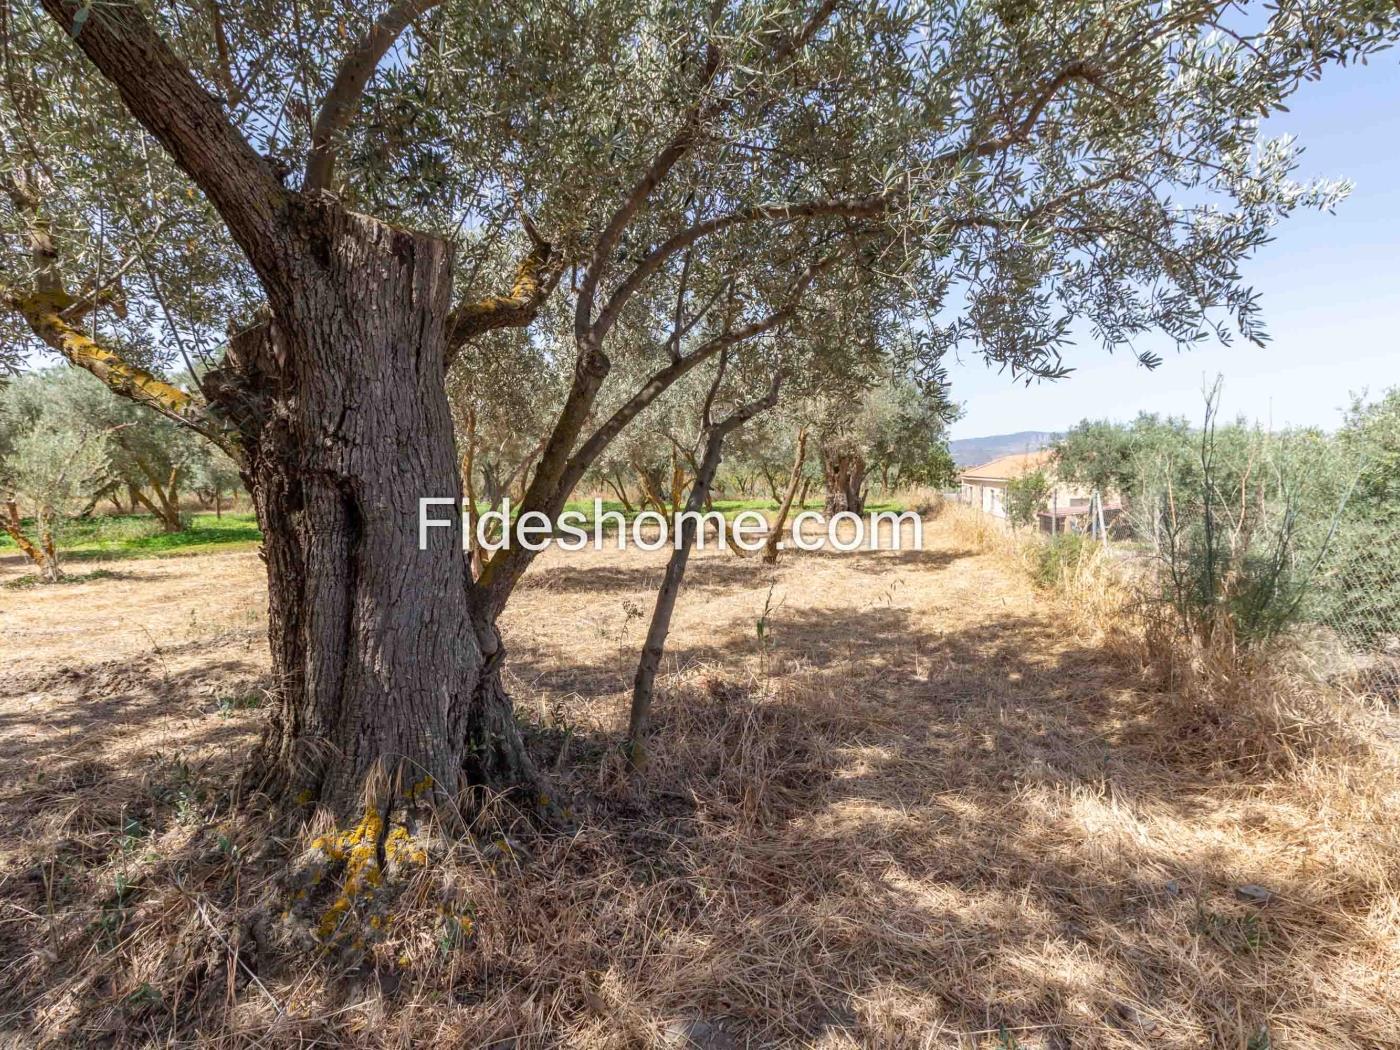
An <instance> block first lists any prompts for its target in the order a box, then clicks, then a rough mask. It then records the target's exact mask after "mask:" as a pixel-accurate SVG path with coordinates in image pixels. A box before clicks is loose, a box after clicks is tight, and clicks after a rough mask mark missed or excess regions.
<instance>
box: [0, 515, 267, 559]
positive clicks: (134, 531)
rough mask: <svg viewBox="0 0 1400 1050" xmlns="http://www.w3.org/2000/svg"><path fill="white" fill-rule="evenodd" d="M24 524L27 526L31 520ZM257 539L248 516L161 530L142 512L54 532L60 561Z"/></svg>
mask: <svg viewBox="0 0 1400 1050" xmlns="http://www.w3.org/2000/svg"><path fill="white" fill-rule="evenodd" d="M24 524H25V527H26V528H31V527H32V525H33V522H29V521H26V522H25V523H24ZM261 541H262V533H261V532H260V531H259V529H258V523H257V520H256V518H255V517H254V516H253V514H252V513H250V512H245V513H228V514H225V515H224V516H223V517H216V516H215V515H213V514H194V515H191V516H190V519H189V526H188V527H187V528H186V529H185V530H184V531H182V532H164V531H162V529H161V526H160V523H159V522H158V521H156V519H155V518H153V517H151V516H149V515H146V514H114V515H100V516H94V517H91V518H83V519H77V520H74V521H68V522H65V523H64V525H63V528H62V529H61V530H60V531H59V534H58V550H59V557H60V559H69V558H76V559H83V558H142V557H158V556H160V555H163V554H180V553H198V552H203V551H206V550H210V549H236V548H238V547H251V546H253V545H254V544H257V543H260V542H261ZM15 549H17V548H16V546H15V542H14V540H12V539H11V538H10V537H9V536H8V535H3V534H0V552H5V551H11V550H15Z"/></svg>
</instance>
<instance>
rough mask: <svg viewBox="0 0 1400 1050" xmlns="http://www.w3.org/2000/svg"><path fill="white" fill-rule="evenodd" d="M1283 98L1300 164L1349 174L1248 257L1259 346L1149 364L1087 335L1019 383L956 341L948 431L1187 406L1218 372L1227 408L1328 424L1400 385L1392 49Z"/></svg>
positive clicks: (1275, 419) (1399, 125) (1397, 63)
mask: <svg viewBox="0 0 1400 1050" xmlns="http://www.w3.org/2000/svg"><path fill="white" fill-rule="evenodd" d="M1288 105H1289V108H1290V110H1291V112H1289V113H1281V114H1277V115H1275V116H1274V117H1272V118H1271V119H1270V120H1269V121H1268V123H1267V124H1266V126H1265V131H1266V133H1267V134H1270V135H1279V134H1285V133H1292V134H1295V135H1297V136H1298V139H1299V142H1300V144H1301V145H1303V146H1304V147H1305V152H1304V154H1303V157H1302V168H1301V169H1300V171H1299V176H1300V177H1311V176H1315V175H1325V176H1346V177H1348V178H1350V179H1352V180H1353V181H1354V182H1355V183H1356V187H1355V189H1354V190H1353V191H1352V194H1351V196H1350V197H1349V198H1348V199H1347V200H1346V201H1345V202H1344V203H1343V204H1342V205H1341V207H1339V208H1338V209H1337V212H1336V214H1335V215H1327V214H1325V213H1315V212H1307V213H1302V212H1300V213H1295V214H1294V215H1293V216H1292V217H1291V218H1290V219H1288V220H1287V221H1285V222H1284V223H1282V224H1281V225H1280V226H1279V227H1278V228H1277V229H1276V231H1275V232H1276V238H1275V240H1274V242H1273V243H1272V244H1269V245H1266V246H1265V247H1264V249H1263V250H1262V251H1261V252H1260V253H1259V254H1258V255H1257V256H1256V257H1255V258H1254V259H1253V260H1251V261H1250V262H1249V263H1248V264H1247V265H1246V266H1245V267H1244V270H1243V272H1244V276H1245V278H1246V280H1248V281H1249V282H1250V283H1252V284H1253V285H1254V287H1255V289H1256V290H1257V291H1259V292H1260V293H1261V295H1262V305H1263V313H1264V320H1265V322H1266V324H1267V326H1268V329H1269V333H1270V334H1271V335H1272V336H1273V341H1272V342H1271V343H1269V344H1268V347H1267V348H1266V349H1263V350H1261V349H1258V348H1257V347H1254V346H1252V345H1249V344H1246V343H1244V342H1243V341H1240V340H1236V342H1235V344H1234V345H1233V346H1230V347H1222V346H1219V345H1217V344H1215V343H1214V342H1211V343H1207V344H1202V345H1201V346H1200V347H1198V348H1197V349H1195V350H1192V351H1190V352H1188V353H1183V354H1178V353H1176V352H1175V350H1174V349H1170V348H1162V349H1160V350H1159V352H1161V353H1162V355H1163V357H1164V358H1165V362H1164V364H1163V365H1162V367H1160V368H1159V369H1157V370H1156V371H1155V372H1148V371H1146V370H1145V369H1143V368H1142V367H1140V366H1139V365H1138V364H1137V362H1136V361H1135V360H1134V359H1133V357H1132V355H1131V354H1129V353H1127V352H1126V351H1120V352H1119V353H1116V354H1112V355H1110V354H1109V353H1108V352H1107V351H1105V350H1104V349H1103V348H1102V347H1101V346H1100V345H1098V344H1097V343H1093V342H1090V341H1087V340H1085V341H1081V342H1080V343H1079V345H1077V346H1073V347H1069V348H1067V349H1066V351H1065V354H1064V356H1065V362H1066V364H1068V365H1071V366H1073V367H1074V368H1076V369H1077V371H1075V372H1074V373H1073V374H1072V375H1071V376H1070V377H1069V378H1068V379H1065V380H1061V381H1059V382H1057V383H1041V384H1037V385H1033V386H1031V387H1029V388H1027V387H1026V386H1024V385H1022V384H1017V383H1013V382H1012V381H1011V379H1010V378H1009V376H1006V375H1001V374H998V373H997V372H995V371H994V370H991V369H988V368H987V367H986V366H985V365H984V364H983V363H982V361H981V360H980V359H979V358H977V357H975V356H973V355H969V354H963V355H961V360H960V361H958V360H955V361H950V363H949V369H948V372H949V378H950V380H951V381H952V384H953V391H952V392H953V397H954V399H955V400H957V401H960V402H963V403H964V408H965V414H964V416H963V418H962V419H960V420H959V421H958V422H957V423H955V424H953V427H952V436H953V437H955V438H961V437H981V436H984V435H988V434H1003V433H1008V432H1011V431H1017V430H1063V429H1064V428H1066V427H1068V426H1070V425H1072V424H1073V423H1075V422H1077V421H1078V420H1080V419H1083V418H1085V417H1091V418H1109V419H1130V418H1132V417H1133V416H1135V415H1136V414H1137V413H1138V412H1139V411H1149V412H1160V413H1170V414H1173V415H1187V416H1191V417H1193V418H1194V417H1195V416H1197V415H1199V414H1200V411H1201V405H1202V398H1201V388H1202V385H1203V382H1204V381H1206V380H1208V379H1213V378H1214V377H1215V375H1216V374H1217V373H1219V374H1221V375H1223V376H1224V377H1225V389H1224V405H1223V407H1224V410H1225V413H1226V414H1227V415H1236V414H1240V415H1244V416H1246V417H1248V418H1251V419H1255V420H1258V421H1260V422H1262V423H1265V424H1268V423H1270V422H1272V424H1273V425H1274V426H1283V425H1285V424H1289V423H1294V424H1313V425H1318V426H1324V427H1328V428H1331V427H1334V426H1336V424H1337V423H1338V422H1339V421H1340V419H1341V413H1342V410H1343V409H1344V408H1345V407H1346V406H1347V405H1348V404H1349V403H1350V400H1351V397H1350V395H1351V393H1352V392H1356V393H1361V392H1362V391H1365V390H1369V391H1370V393H1371V394H1372V395H1378V394H1380V393H1381V392H1382V391H1383V390H1385V389H1386V388H1387V387H1391V386H1400V55H1397V53H1396V52H1395V51H1389V52H1383V53H1382V54H1381V55H1380V56H1379V57H1378V58H1377V59H1376V60H1374V61H1373V62H1372V63H1371V64H1370V65H1368V66H1355V67H1349V68H1347V69H1330V70H1327V71H1326V72H1325V73H1324V75H1323V79H1322V80H1321V81H1319V82H1316V83H1312V84H1304V85H1303V87H1302V88H1301V89H1300V90H1299V92H1298V93H1297V94H1296V95H1294V96H1293V98H1291V99H1289V100H1288ZM1143 345H1144V346H1147V345H1148V344H1146V343H1144V344H1143Z"/></svg>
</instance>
